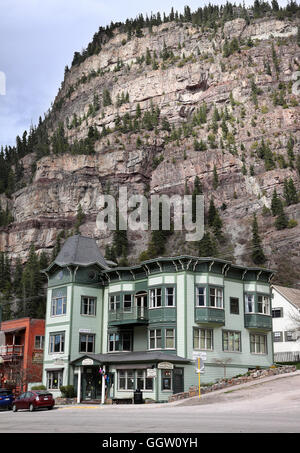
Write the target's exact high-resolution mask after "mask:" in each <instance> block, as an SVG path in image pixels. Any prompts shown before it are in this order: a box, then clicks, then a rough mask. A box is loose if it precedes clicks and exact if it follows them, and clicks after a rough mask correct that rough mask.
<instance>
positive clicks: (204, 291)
mask: <svg viewBox="0 0 300 453" xmlns="http://www.w3.org/2000/svg"><path fill="white" fill-rule="evenodd" d="M200 289H201V291H202V290H203V294H199V290H200ZM200 298H203V304H199V300H200ZM196 307H206V286H196Z"/></svg>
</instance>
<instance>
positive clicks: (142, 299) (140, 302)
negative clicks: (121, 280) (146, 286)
mask: <svg viewBox="0 0 300 453" xmlns="http://www.w3.org/2000/svg"><path fill="white" fill-rule="evenodd" d="M135 303H136V307H137V318H141V319H143V318H144V317H145V315H146V311H147V293H146V292H140V293H137V294H136V295H135Z"/></svg>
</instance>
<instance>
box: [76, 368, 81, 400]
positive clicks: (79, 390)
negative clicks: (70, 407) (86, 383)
mask: <svg viewBox="0 0 300 453" xmlns="http://www.w3.org/2000/svg"><path fill="white" fill-rule="evenodd" d="M80 397H81V366H80V367H79V370H78V379H77V403H80V399H81V398H80Z"/></svg>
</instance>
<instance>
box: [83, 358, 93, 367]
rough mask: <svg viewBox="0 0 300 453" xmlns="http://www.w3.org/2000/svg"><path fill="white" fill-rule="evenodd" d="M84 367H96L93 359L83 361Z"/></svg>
mask: <svg viewBox="0 0 300 453" xmlns="http://www.w3.org/2000/svg"><path fill="white" fill-rule="evenodd" d="M82 365H83V366H85V365H94V360H93V359H83V361H82Z"/></svg>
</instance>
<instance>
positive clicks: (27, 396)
mask: <svg viewBox="0 0 300 453" xmlns="http://www.w3.org/2000/svg"><path fill="white" fill-rule="evenodd" d="M54 404H55V400H54V399H53V395H52V393H49V392H47V391H45V390H31V391H30V392H25V393H22V394H21V395H20V396H18V398H16V399H15V400H14V402H13V405H12V410H13V412H17V410H19V409H29V410H30V412H33V411H34V410H35V409H41V408H43V407H44V408H48V409H52V408H53V406H54Z"/></svg>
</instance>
